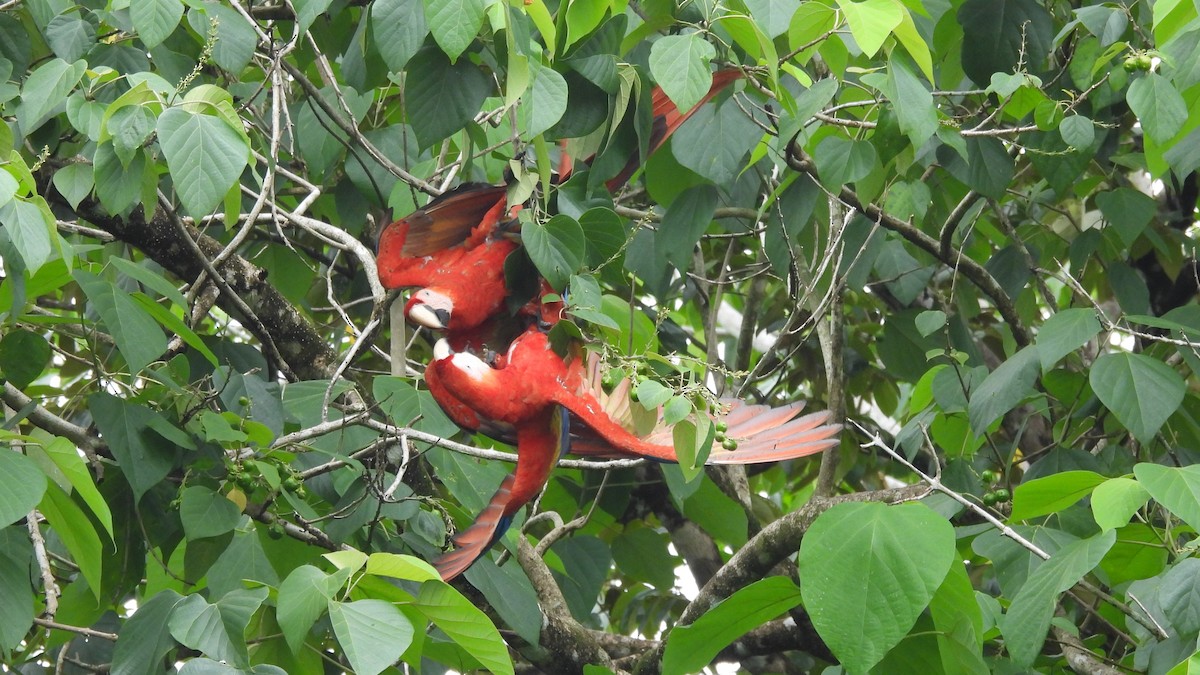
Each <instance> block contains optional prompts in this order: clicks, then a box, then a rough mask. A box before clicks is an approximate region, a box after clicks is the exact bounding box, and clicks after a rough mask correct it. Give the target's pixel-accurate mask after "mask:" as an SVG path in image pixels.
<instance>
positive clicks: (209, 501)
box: [179, 485, 242, 539]
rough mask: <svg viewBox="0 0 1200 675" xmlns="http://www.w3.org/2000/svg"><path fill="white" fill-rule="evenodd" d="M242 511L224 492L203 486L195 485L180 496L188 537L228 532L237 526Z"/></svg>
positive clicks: (182, 516) (201, 537) (182, 517)
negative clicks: (220, 492)
mask: <svg viewBox="0 0 1200 675" xmlns="http://www.w3.org/2000/svg"><path fill="white" fill-rule="evenodd" d="M241 517H242V513H241V510H240V509H238V507H237V505H235V504H234V503H233V502H231V501H229V500H228V499H226V498H225V496H224V495H221V494H218V493H216V492H213V491H212V490H211V489H209V488H206V487H204V486H202V485H191V486H188V487H186V488H184V490H183V494H181V495H180V505H179V518H180V520H181V521H183V532H184V534H185V535H186V536H187V538H188V539H204V538H205V537H216V536H218V535H222V534H225V533H226V532H229V531H231V530H233V528H235V527H237V524H238V521H239V520H241Z"/></svg>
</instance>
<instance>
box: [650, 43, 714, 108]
mask: <svg viewBox="0 0 1200 675" xmlns="http://www.w3.org/2000/svg"><path fill="white" fill-rule="evenodd" d="M716 55H717V50H716V49H715V48H714V47H713V46H712V45H711V44H709V43H708V42H707V41H706V40H705V39H704V38H703V37H702V36H701V35H700V34H699V33H687V34H685V35H667V36H665V37H661V38H659V39H658V40H655V41H654V44H653V45H652V46H651V47H650V73H651V74H652V75H654V81H655V82H657V83H658V86H659V87H661V88H662V90H663V93H664V94H666V95H667V98H669V99H671V101H672V102H673V103H674V104H675V107H676V108H678V109H679V110H681V111H683V110H691V109H692V108H693V107H695V106H696V104H697V103H699V102H700V101H701V99H703V98H704V96H705V95H706V94H708V90H709V88H710V87H712V71H711V70H710V69H709V62H710V61H712V59H713V57H714V56H716Z"/></svg>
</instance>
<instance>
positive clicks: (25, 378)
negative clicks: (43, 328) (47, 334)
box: [0, 328, 50, 389]
mask: <svg viewBox="0 0 1200 675" xmlns="http://www.w3.org/2000/svg"><path fill="white" fill-rule="evenodd" d="M48 363H50V343H49V342H46V338H44V337H42V336H41V335H38V334H37V333H34V332H33V331H29V330H25V329H24V328H17V329H16V330H13V331H12V332H10V333H8V334H7V335H5V336H4V337H3V338H0V374H3V376H4V378H5V379H6V380H8V382H9V383H11V384H12V385H13V386H14V387H16V388H17V389H24V388H25V387H28V386H29V384H30V383H31V382H33V381H34V380H36V379H37V378H38V376H39V375H41V374H42V371H43V370H45V368H46V364H48Z"/></svg>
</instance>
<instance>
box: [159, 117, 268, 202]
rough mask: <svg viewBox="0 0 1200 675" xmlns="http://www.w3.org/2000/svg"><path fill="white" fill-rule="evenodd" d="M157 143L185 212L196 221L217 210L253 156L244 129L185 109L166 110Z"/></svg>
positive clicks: (160, 119) (221, 119)
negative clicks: (160, 147)
mask: <svg viewBox="0 0 1200 675" xmlns="http://www.w3.org/2000/svg"><path fill="white" fill-rule="evenodd" d="M158 141H159V144H160V145H161V146H162V150H163V155H164V156H165V157H166V160H167V167H168V168H169V169H170V170H171V177H172V178H173V179H174V183H175V191H176V192H177V193H178V194H179V200H180V201H181V202H183V208H184V210H186V211H187V213H188V214H190V215H192V216H194V217H197V218H199V217H201V216H207V215H208V214H209V213H211V212H212V211H213V210H215V209H216V208H217V205H219V204H220V203H221V200H222V199H224V197H225V193H227V192H229V189H230V188H231V187H233V185H234V183H236V182H237V180H238V178H239V177H240V176H241V175H242V170H243V169H245V168H246V164H247V162H248V160H249V157H250V145H249V143H248V142H247V140H246V137H245V135H244V134H243V133H242V132H241V129H234V128H232V127H231V126H229V124H228V123H227V122H226V121H225V120H224V119H223V118H221V117H217V116H215V115H203V114H199V113H193V112H189V111H187V110H185V109H183V108H169V109H167V110H165V111H163V114H162V116H161V117H159V118H158Z"/></svg>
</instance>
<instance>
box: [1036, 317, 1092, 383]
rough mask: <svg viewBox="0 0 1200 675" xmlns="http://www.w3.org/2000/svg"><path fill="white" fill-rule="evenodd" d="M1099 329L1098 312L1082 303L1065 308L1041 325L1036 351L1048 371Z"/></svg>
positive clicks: (1043, 366) (1044, 368)
mask: <svg viewBox="0 0 1200 675" xmlns="http://www.w3.org/2000/svg"><path fill="white" fill-rule="evenodd" d="M1099 333H1100V322H1099V321H1098V320H1097V319H1096V312H1095V311H1094V310H1091V309H1086V308H1083V307H1075V308H1072V309H1064V310H1062V311H1061V312H1058V313H1057V314H1055V315H1054V316H1051V317H1050V318H1049V319H1046V321H1045V323H1043V324H1042V325H1041V327H1040V328H1039V329H1038V334H1037V353H1038V358H1039V359H1041V362H1042V370H1043V371H1048V370H1050V369H1051V368H1053V367H1054V365H1055V364H1057V363H1058V362H1059V361H1060V360H1061V359H1062V358H1063V357H1064V356H1066V355H1067V354H1070V353H1071V352H1073V351H1075V350H1076V349H1079V348H1080V347H1082V346H1083V345H1085V344H1087V342H1088V341H1089V340H1091V339H1092V338H1094V337H1096V335H1097V334H1099Z"/></svg>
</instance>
